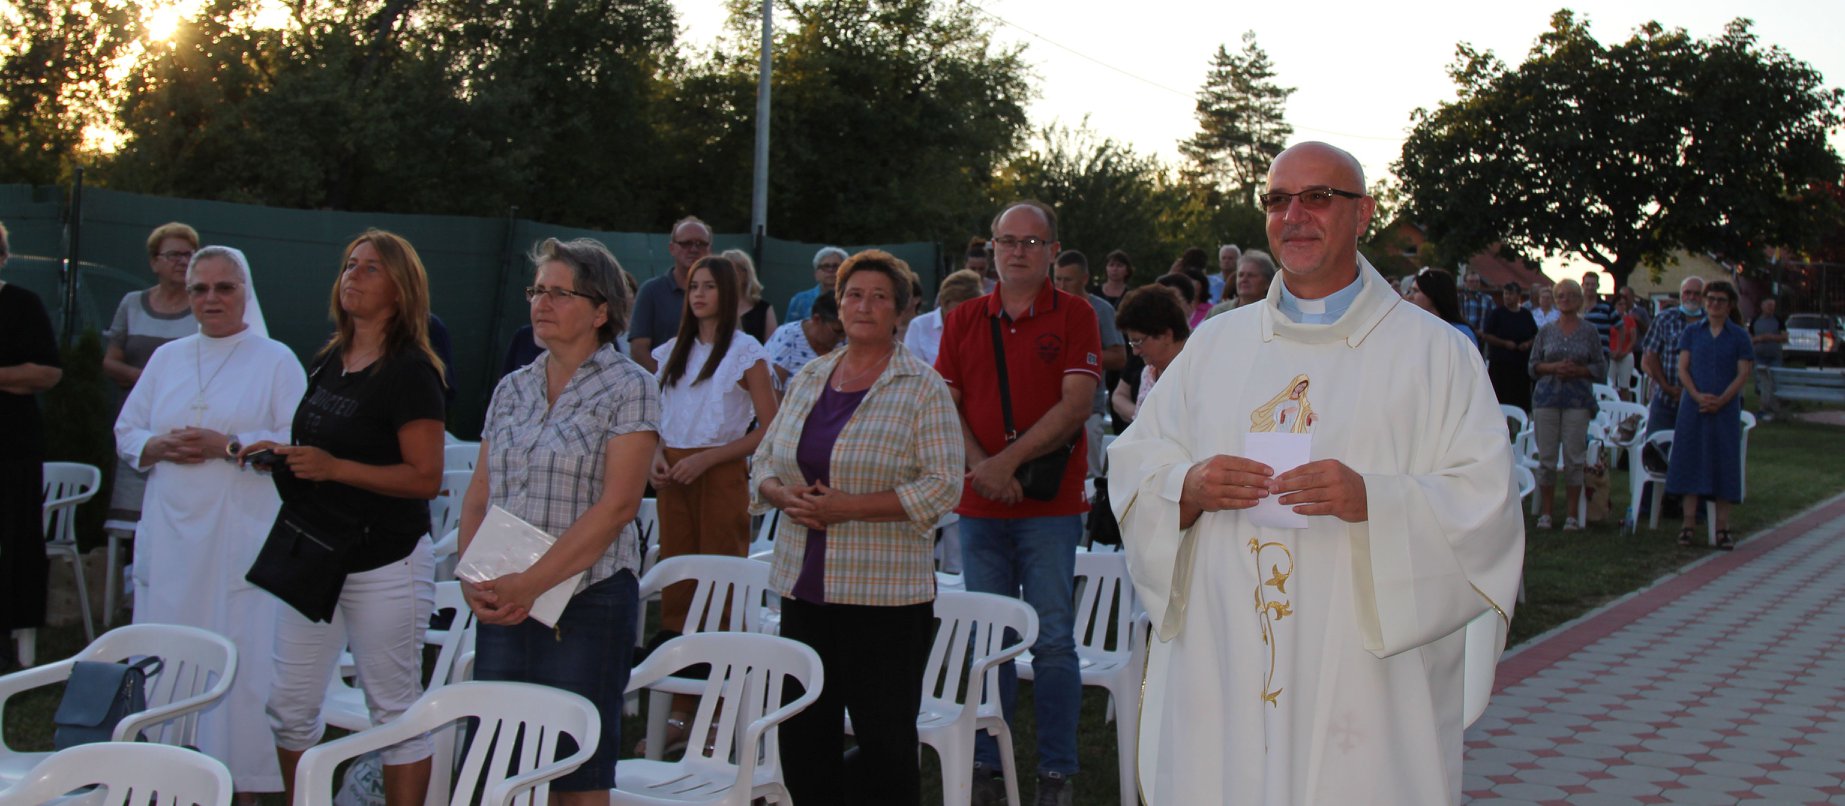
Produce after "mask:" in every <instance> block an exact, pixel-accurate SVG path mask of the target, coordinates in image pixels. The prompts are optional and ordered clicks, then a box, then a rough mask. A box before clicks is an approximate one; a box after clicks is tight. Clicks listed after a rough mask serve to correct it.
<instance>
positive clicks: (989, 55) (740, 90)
mask: <svg viewBox="0 0 1845 806" xmlns="http://www.w3.org/2000/svg"><path fill="white" fill-rule="evenodd" d="M776 8H777V10H776V17H775V24H776V33H775V44H774V48H775V54H774V56H775V66H774V72H775V79H774V80H775V86H774V95H773V107H772V111H771V112H770V115H771V119H770V133H771V136H770V151H769V167H770V171H769V224H768V228H769V233H770V234H772V235H775V236H776V237H781V238H792V239H796V240H808V241H829V242H839V243H863V242H868V241H870V242H876V241H896V240H938V241H941V242H944V243H955V242H957V241H960V240H961V239H965V238H966V237H967V235H968V234H969V233H972V232H983V231H984V230H985V225H986V218H987V217H988V216H991V215H992V211H991V210H989V209H987V207H988V199H987V190H988V187H989V185H990V184H991V182H992V181H993V177H994V176H995V175H997V174H998V172H999V171H1000V169H1001V168H1002V167H1003V166H1004V164H1005V161H1006V159H1007V158H1008V157H1010V156H1011V155H1012V154H1013V153H1014V152H1015V151H1016V150H1017V148H1018V147H1019V145H1020V144H1022V143H1023V142H1024V140H1025V137H1026V135H1027V134H1028V133H1029V128H1028V126H1027V124H1026V120H1025V104H1026V102H1027V101H1028V100H1029V97H1030V92H1031V89H1030V88H1031V82H1030V80H1029V76H1028V75H1027V68H1026V65H1025V63H1024V60H1023V59H1022V58H1021V56H1020V52H1019V50H1018V49H1017V48H1008V47H1001V46H999V45H997V44H995V43H994V42H993V39H992V22H991V21H990V20H989V19H988V18H987V17H985V16H983V15H982V12H980V11H979V10H978V9H977V8H975V7H973V6H970V5H966V4H962V3H953V2H941V1H940V0H808V2H798V3H795V2H786V3H780V4H778V5H777V7H776ZM760 13H761V12H760V6H759V5H758V4H756V3H750V2H737V3H732V4H731V23H730V33H729V34H728V35H727V36H725V37H724V38H723V39H721V40H720V41H719V44H718V47H717V48H716V53H715V54H714V55H713V56H712V57H711V58H710V59H709V60H706V61H704V62H702V63H700V64H697V65H694V66H693V67H692V68H690V69H689V70H688V71H687V75H686V76H685V78H684V79H683V80H682V81H680V82H679V83H678V85H677V87H676V89H675V102H674V104H673V106H674V107H676V108H678V109H680V110H683V111H684V114H685V115H686V117H685V118H683V119H681V120H679V121H677V123H678V124H679V126H680V128H681V129H682V131H679V132H675V133H674V134H672V135H669V136H670V137H672V138H674V139H675V141H676V146H675V147H674V148H673V149H672V153H674V154H675V156H676V158H677V160H678V162H679V164H680V165H681V166H682V168H683V170H682V171H681V173H680V176H678V177H675V180H677V181H676V184H675V187H676V188H677V189H678V191H677V192H678V193H679V194H680V195H682V196H684V197H685V198H686V199H687V200H688V202H687V203H688V204H689V203H692V202H697V203H698V206H697V208H696V209H699V210H700V211H701V212H700V215H702V216H705V217H707V218H709V219H710V220H711V221H712V222H713V223H714V224H716V225H717V226H718V227H719V228H720V229H737V230H740V229H743V228H744V226H745V225H747V224H748V222H749V201H750V177H751V173H750V171H751V168H752V165H753V149H754V138H755V126H756V116H755V97H756V76H757V48H758V45H757V42H758V41H759V40H758V39H757V37H756V34H755V32H756V31H757V30H759V29H758V26H759V25H760V20H761V16H760ZM685 180H691V181H692V182H693V184H687V183H686V181H685ZM688 209H690V208H688Z"/></svg>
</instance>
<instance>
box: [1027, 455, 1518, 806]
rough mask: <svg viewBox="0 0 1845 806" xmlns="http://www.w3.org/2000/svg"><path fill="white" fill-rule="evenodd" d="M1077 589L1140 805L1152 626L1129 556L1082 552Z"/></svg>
mask: <svg viewBox="0 0 1845 806" xmlns="http://www.w3.org/2000/svg"><path fill="white" fill-rule="evenodd" d="M1527 472H1529V471H1527ZM1076 588H1077V594H1076V595H1077V602H1076V657H1077V663H1078V670H1079V673H1080V674H1081V676H1082V680H1083V685H1085V686H1097V687H1100V688H1103V689H1106V690H1107V691H1108V698H1109V699H1108V701H1109V716H1108V718H1109V719H1113V720H1114V722H1115V745H1116V753H1117V756H1118V758H1117V763H1118V765H1119V768H1120V774H1121V777H1120V781H1121V803H1122V804H1123V806H1135V804H1137V803H1138V802H1139V796H1138V794H1137V793H1138V792H1139V786H1138V783H1137V776H1136V775H1135V771H1136V769H1137V767H1138V765H1137V763H1136V761H1137V759H1138V758H1139V752H1140V750H1139V748H1140V745H1139V728H1140V726H1139V724H1138V722H1139V715H1140V676H1141V673H1142V671H1143V670H1144V667H1145V658H1146V651H1147V636H1148V634H1149V633H1150V631H1151V626H1152V624H1151V622H1150V621H1149V619H1148V618H1147V614H1146V613H1144V612H1142V611H1141V609H1140V602H1139V600H1138V598H1137V597H1136V596H1135V595H1134V584H1133V582H1132V581H1130V580H1129V579H1128V572H1127V555H1126V554H1121V553H1117V552H1088V551H1079V552H1077V553H1076ZM1111 636H1112V637H1113V638H1114V640H1113V641H1112V642H1111V641H1110V640H1109V638H1110V637H1111ZM1029 655H1030V653H1029V652H1028V653H1025V655H1022V656H1020V658H1019V659H1018V661H1016V664H1017V669H1018V674H1019V679H1021V680H1031V679H1033V673H1032V669H1031V662H1030V660H1029Z"/></svg>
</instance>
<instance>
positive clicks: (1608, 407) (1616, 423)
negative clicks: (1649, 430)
mask: <svg viewBox="0 0 1845 806" xmlns="http://www.w3.org/2000/svg"><path fill="white" fill-rule="evenodd" d="M1597 408H1599V409H1600V410H1599V411H1597V412H1596V415H1595V416H1596V418H1597V419H1600V420H1602V421H1603V423H1604V428H1603V434H1602V436H1603V439H1605V440H1606V441H1607V442H1608V443H1609V444H1611V445H1618V446H1620V447H1623V448H1625V447H1628V446H1630V445H1634V444H1636V443H1638V442H1639V441H1640V440H1641V439H1643V438H1645V436H1646V413H1647V408H1646V406H1643V405H1641V404H1639V403H1629V402H1627V401H1625V400H1603V401H1599V402H1598V403H1597ZM1630 417H1639V418H1640V419H1639V420H1638V421H1637V422H1636V423H1635V424H1634V433H1633V436H1632V437H1631V438H1629V439H1626V440H1622V439H1620V438H1619V437H1620V434H1619V433H1618V431H1619V430H1620V427H1621V422H1622V421H1624V420H1626V419H1628V418H1630Z"/></svg>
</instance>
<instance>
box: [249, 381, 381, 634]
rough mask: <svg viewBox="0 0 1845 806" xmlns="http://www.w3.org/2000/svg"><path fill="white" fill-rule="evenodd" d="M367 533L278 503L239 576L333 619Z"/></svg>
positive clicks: (315, 616) (310, 613) (316, 616)
mask: <svg viewBox="0 0 1845 806" xmlns="http://www.w3.org/2000/svg"><path fill="white" fill-rule="evenodd" d="M325 367H326V362H322V363H321V365H320V366H318V367H315V368H314V372H313V374H312V375H310V376H308V388H307V392H305V393H304V394H303V395H302V399H304V400H305V399H306V398H307V396H308V395H312V394H314V386H315V383H316V382H317V381H318V380H319V378H320V372H321V370H322V369H324V368H325ZM370 531H371V528H370V527H361V526H356V525H354V526H349V527H346V528H339V527H333V528H329V527H328V526H327V525H325V524H319V523H316V522H314V521H313V520H310V519H309V518H308V517H307V515H306V514H305V513H304V512H302V511H301V509H300V508H298V507H293V506H290V505H289V504H288V503H287V502H283V504H282V509H281V511H279V512H277V513H276V516H275V525H274V526H272V527H270V529H269V537H268V538H267V539H265V540H264V541H263V548H262V550H261V551H259V552H257V555H256V562H255V563H253V564H251V566H250V572H249V573H247V574H244V577H243V578H244V580H245V581H247V582H249V583H250V584H252V585H255V586H256V587H259V588H262V589H263V590H266V591H269V592H270V593H272V594H275V597H276V598H277V599H281V600H282V602H283V603H284V604H287V605H288V606H289V607H292V608H294V609H295V610H296V612H299V613H300V614H301V615H303V616H307V617H308V618H309V619H311V620H313V621H319V622H328V621H332V620H333V611H334V610H336V609H337V608H338V607H339V603H340V591H342V590H344V589H345V587H346V569H347V567H348V562H349V560H350V559H351V557H352V554H353V552H354V551H356V550H357V549H358V547H359V544H360V542H361V541H363V540H365V538H366V536H367V533H369V532H370Z"/></svg>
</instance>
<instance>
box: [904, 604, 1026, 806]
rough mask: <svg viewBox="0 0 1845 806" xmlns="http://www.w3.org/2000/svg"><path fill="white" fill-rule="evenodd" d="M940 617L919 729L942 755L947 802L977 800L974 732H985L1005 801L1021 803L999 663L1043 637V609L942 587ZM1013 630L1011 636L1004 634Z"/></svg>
mask: <svg viewBox="0 0 1845 806" xmlns="http://www.w3.org/2000/svg"><path fill="white" fill-rule="evenodd" d="M935 617H936V620H937V623H936V629H935V642H934V643H933V644H932V645H931V646H930V647H929V665H928V668H926V669H925V670H924V671H923V698H922V710H921V713H920V714H919V715H918V716H917V719H916V733H917V738H918V739H919V740H921V741H922V743H923V744H926V745H928V746H930V747H933V748H935V752H936V755H937V756H938V757H940V759H941V762H942V801H943V803H945V804H948V806H966V804H968V803H969V801H970V800H971V799H972V798H973V793H974V736H975V734H977V733H978V732H980V731H983V730H984V731H986V732H988V733H990V734H992V735H993V738H994V739H995V740H997V741H998V742H999V758H1000V767H1001V769H1002V771H1003V772H1004V773H1005V777H1006V802H1007V803H1009V804H1011V806H1018V804H1019V776H1018V770H1017V769H1016V768H1015V767H1016V764H1015V762H1014V760H1013V757H1012V730H1011V729H1010V728H1008V727H1007V726H1006V717H1005V714H1004V713H1003V712H1002V711H1001V710H1000V702H999V665H1000V664H1002V663H1005V662H1006V661H1009V660H1012V659H1014V658H1017V657H1018V656H1019V655H1020V654H1021V653H1023V652H1024V651H1025V649H1026V648H1027V647H1029V646H1031V645H1032V644H1033V643H1034V642H1036V641H1037V640H1038V614H1037V612H1036V611H1033V610H1032V609H1031V605H1028V604H1026V603H1024V602H1023V601H1021V600H1018V599H1014V598H1011V597H1007V596H997V595H994V594H991V593H969V592H967V591H940V592H938V593H937V594H936V597H935ZM1008 630H1010V631H1011V632H1012V633H1013V635H1011V636H1008V635H1006V632H1007V631H1008ZM970 658H972V660H970Z"/></svg>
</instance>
